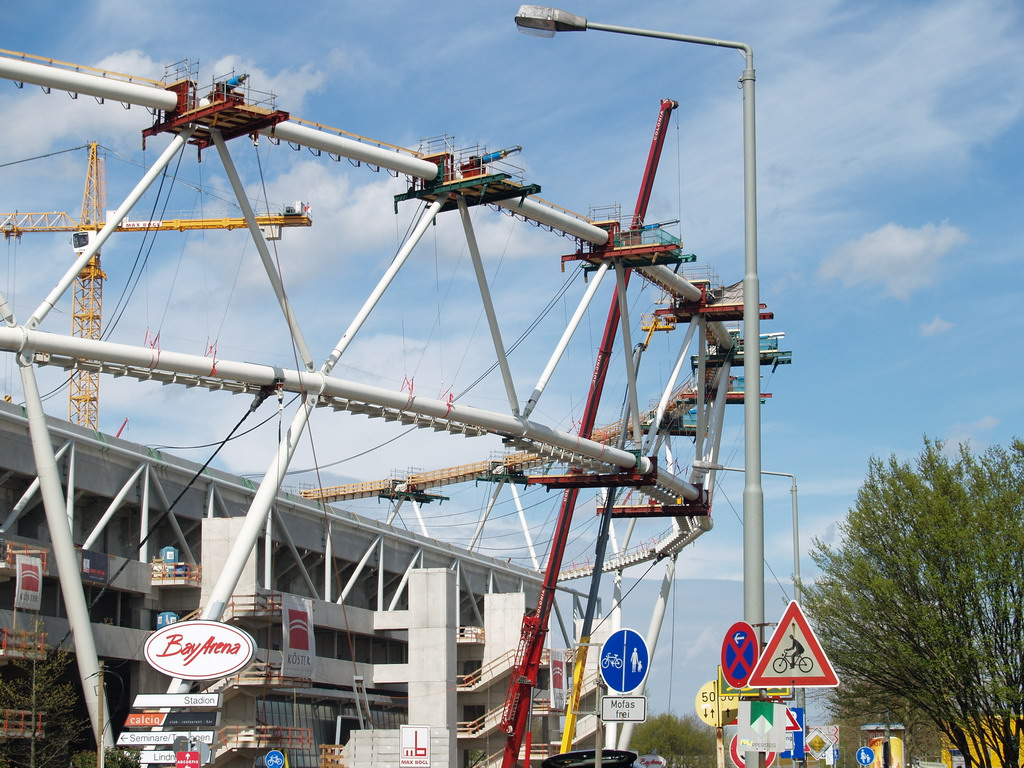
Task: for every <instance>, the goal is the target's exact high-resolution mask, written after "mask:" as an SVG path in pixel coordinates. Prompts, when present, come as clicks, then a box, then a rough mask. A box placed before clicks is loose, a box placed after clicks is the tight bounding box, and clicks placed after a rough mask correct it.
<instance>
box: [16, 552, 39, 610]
mask: <svg viewBox="0 0 1024 768" xmlns="http://www.w3.org/2000/svg"><path fill="white" fill-rule="evenodd" d="M14 564H15V565H14V567H15V568H16V569H17V580H16V582H15V588H14V607H15V608H24V609H25V610H26V611H38V610H39V606H40V604H41V603H42V597H43V560H42V558H40V557H33V556H32V555H15V557H14Z"/></svg>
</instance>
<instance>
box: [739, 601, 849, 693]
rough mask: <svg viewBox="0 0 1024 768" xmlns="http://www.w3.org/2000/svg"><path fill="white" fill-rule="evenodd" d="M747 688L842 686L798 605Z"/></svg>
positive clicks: (791, 606) (792, 606) (781, 625)
mask: <svg viewBox="0 0 1024 768" xmlns="http://www.w3.org/2000/svg"><path fill="white" fill-rule="evenodd" d="M747 685H749V686H753V687H757V688H764V687H768V686H774V685H795V686H823V687H834V686H836V685H839V678H838V677H837V676H836V673H835V670H834V669H833V668H832V664H831V663H830V662H829V660H828V657H827V656H825V651H824V650H823V649H822V647H821V644H820V643H819V642H818V638H817V637H815V636H814V630H813V629H811V625H810V624H808V623H807V618H806V617H805V616H804V614H803V611H801V610H800V606H799V605H798V604H797V603H796V602H795V601H794V602H791V603H790V604H789V607H787V608H786V612H785V613H783V614H782V618H781V619H779V624H778V626H777V627H776V628H775V634H773V635H772V639H771V640H769V641H768V644H767V645H766V646H765V649H764V653H762V654H761V658H760V659H759V660H758V662H757V665H756V666H755V667H754V671H753V672H752V673H751V675H750V680H748V681H747Z"/></svg>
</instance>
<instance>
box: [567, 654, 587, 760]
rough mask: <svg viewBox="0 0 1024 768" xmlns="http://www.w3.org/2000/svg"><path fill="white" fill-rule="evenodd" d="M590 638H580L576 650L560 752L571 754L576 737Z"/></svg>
mask: <svg viewBox="0 0 1024 768" xmlns="http://www.w3.org/2000/svg"><path fill="white" fill-rule="evenodd" d="M589 643H590V637H589V636H588V637H581V638H580V643H579V646H578V647H577V649H576V661H575V663H574V665H573V669H572V693H571V694H570V695H569V701H568V702H567V703H566V705H565V730H564V731H562V752H572V742H573V739H574V738H575V736H576V715H577V712H576V710H577V709H579V706H580V691H581V689H582V688H583V670H584V668H585V667H586V665H587V649H588V648H589V647H590V646H589Z"/></svg>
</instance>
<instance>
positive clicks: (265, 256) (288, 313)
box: [210, 128, 316, 371]
mask: <svg viewBox="0 0 1024 768" xmlns="http://www.w3.org/2000/svg"><path fill="white" fill-rule="evenodd" d="M210 135H211V136H212V137H213V143H214V145H215V146H216V147H217V153H218V154H219V155H220V161H221V164H222V165H223V166H224V172H225V173H226V174H227V177H228V181H230V182H231V189H232V190H233V191H234V193H235V199H236V200H237V201H238V206H239V207H240V208H241V209H242V215H243V216H244V217H245V223H246V224H247V225H248V227H249V234H250V236H251V237H252V241H253V243H254V244H255V246H256V252H257V253H259V255H260V261H262V262H263V269H264V271H265V272H266V273H267V279H268V280H270V286H271V288H273V289H274V295H275V296H276V297H277V303H278V304H280V306H281V311H282V312H283V313H284V319H285V322H286V323H288V332H289V333H290V334H291V337H292V341H293V342H294V343H295V348H296V350H297V351H298V353H299V357H300V358H301V359H302V362H303V364H304V365H305V366H306V370H308V371H312V370H314V368H315V367H316V364H315V363H314V362H313V355H312V354H310V351H309V346H308V345H307V344H306V338H305V336H303V334H302V329H301V328H300V327H299V320H298V318H297V317H295V313H294V312H292V305H291V302H289V301H288V295H287V294H286V293H285V290H284V283H283V282H282V281H281V275H280V274H279V273H278V271H277V267H276V266H274V260H273V258H271V256H270V249H269V248H267V241H266V240H265V239H264V238H263V234H262V233H261V232H260V226H259V224H257V223H256V214H255V213H253V210H252V206H251V205H250V204H249V198H248V197H247V196H246V194H245V187H243V186H242V180H241V179H240V178H239V177H238V171H237V170H236V169H235V163H234V161H233V160H232V159H231V153H230V152H229V151H228V147H227V144H225V143H224V137H223V136H222V135H221V132H220V131H219V130H217V129H216V128H212V129H210Z"/></svg>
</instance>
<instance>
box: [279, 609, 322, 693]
mask: <svg viewBox="0 0 1024 768" xmlns="http://www.w3.org/2000/svg"><path fill="white" fill-rule="evenodd" d="M281 623H282V626H281V640H282V642H281V674H282V675H283V676H284V677H298V678H303V679H306V680H308V679H311V678H312V677H313V660H314V659H315V658H316V639H315V637H314V635H313V601H312V600H310V599H309V598H308V597H296V596H295V595H282V596H281Z"/></svg>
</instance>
